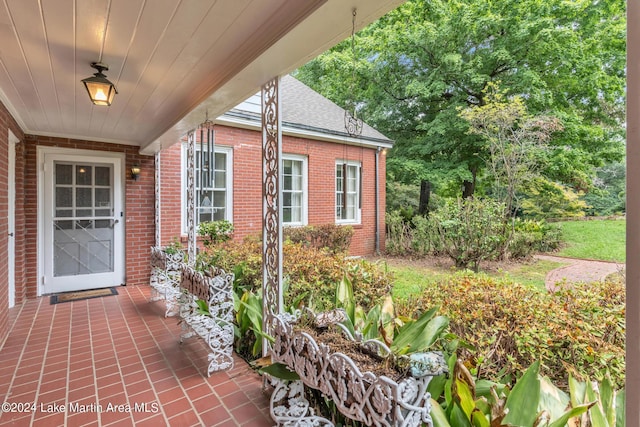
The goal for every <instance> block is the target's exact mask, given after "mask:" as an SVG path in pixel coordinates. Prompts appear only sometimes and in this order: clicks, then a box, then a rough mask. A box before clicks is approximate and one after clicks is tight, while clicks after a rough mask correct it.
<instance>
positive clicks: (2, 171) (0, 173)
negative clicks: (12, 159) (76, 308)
mask: <svg viewBox="0 0 640 427" xmlns="http://www.w3.org/2000/svg"><path fill="white" fill-rule="evenodd" d="M9 130H11V132H12V133H13V134H14V135H15V136H16V137H17V138H18V139H19V140H20V141H22V140H23V139H24V134H23V133H22V130H21V129H20V127H19V126H18V124H17V123H16V121H15V120H14V119H13V117H12V116H11V114H9V111H7V109H6V108H5V106H4V104H3V103H2V102H0V260H4V261H2V262H0V348H2V346H3V344H4V341H5V338H6V337H7V334H8V332H9V310H8V307H9V286H8V283H9V279H8V277H9V276H8V267H9V266H8V263H7V261H6V260H7V258H8V252H7V248H8V239H9V236H8V233H9V228H8V201H9V200H8V198H9V194H8V191H7V186H8V182H9V181H8V180H9V173H8V164H9ZM21 145H22V144H20V143H18V144H16V169H19V168H20V167H21V165H22V163H23V162H22V160H21V154H20V152H21V150H22V147H21ZM22 189H23V187H22V179H21V177H20V175H18V174H16V206H15V217H16V223H15V231H14V239H15V289H16V301H15V304H16V306H19V305H20V304H21V303H22V302H23V300H24V293H25V289H24V285H23V284H24V279H23V273H24V256H25V252H24V238H23V235H24V234H23V232H24V210H23V209H21V198H20V197H19V196H18V195H19V194H22V191H23V190H22ZM14 310H17V308H14Z"/></svg>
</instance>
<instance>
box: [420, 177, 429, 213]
mask: <svg viewBox="0 0 640 427" xmlns="http://www.w3.org/2000/svg"><path fill="white" fill-rule="evenodd" d="M430 197H431V183H430V182H429V181H427V180H425V179H423V180H422V182H420V203H419V204H418V214H419V215H426V214H427V213H429V198H430Z"/></svg>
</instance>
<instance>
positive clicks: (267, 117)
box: [262, 77, 282, 356]
mask: <svg viewBox="0 0 640 427" xmlns="http://www.w3.org/2000/svg"><path fill="white" fill-rule="evenodd" d="M281 157H282V129H281V116H280V78H279V77H276V78H274V79H273V80H271V81H269V82H267V83H265V84H264V86H262V199H263V200H262V331H263V332H265V333H266V334H269V335H271V336H273V335H274V333H273V319H274V316H275V315H277V314H279V313H280V312H281V310H282V287H281V284H282V221H281V218H282V216H281V212H282V206H281V203H280V199H281V197H280V158H281ZM268 346H269V343H268V341H267V340H266V339H263V340H262V354H263V356H266V355H267V354H268V350H269V348H268Z"/></svg>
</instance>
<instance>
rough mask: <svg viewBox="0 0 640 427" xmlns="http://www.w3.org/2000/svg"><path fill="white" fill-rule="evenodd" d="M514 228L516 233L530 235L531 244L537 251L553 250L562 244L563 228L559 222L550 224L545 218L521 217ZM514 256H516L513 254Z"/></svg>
mask: <svg viewBox="0 0 640 427" xmlns="http://www.w3.org/2000/svg"><path fill="white" fill-rule="evenodd" d="M513 228H514V230H515V232H516V233H523V234H527V235H530V236H531V237H530V239H531V245H532V246H533V249H534V250H535V251H539V252H553V251H555V250H558V249H559V248H560V245H561V244H562V228H561V227H560V226H559V225H557V224H550V223H548V222H547V221H545V220H544V219H540V220H537V221H536V220H532V219H520V218H517V219H516V220H515V222H514V225H513ZM512 258H518V257H514V256H513V254H512Z"/></svg>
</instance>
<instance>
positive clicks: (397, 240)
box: [385, 211, 416, 255]
mask: <svg viewBox="0 0 640 427" xmlns="http://www.w3.org/2000/svg"><path fill="white" fill-rule="evenodd" d="M385 222H386V226H387V228H386V236H387V239H386V241H385V251H386V252H387V253H388V254H389V255H407V254H410V253H412V250H413V248H412V241H413V240H414V236H415V234H416V233H415V232H414V231H413V230H412V228H411V225H410V224H409V223H408V222H406V221H405V219H404V217H403V216H402V214H401V213H400V211H392V212H387V213H386V214H385Z"/></svg>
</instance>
